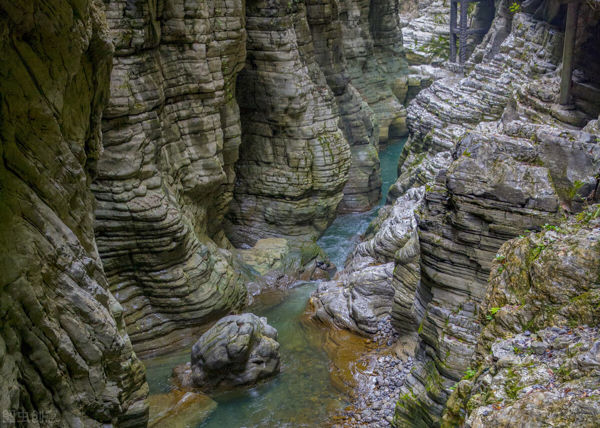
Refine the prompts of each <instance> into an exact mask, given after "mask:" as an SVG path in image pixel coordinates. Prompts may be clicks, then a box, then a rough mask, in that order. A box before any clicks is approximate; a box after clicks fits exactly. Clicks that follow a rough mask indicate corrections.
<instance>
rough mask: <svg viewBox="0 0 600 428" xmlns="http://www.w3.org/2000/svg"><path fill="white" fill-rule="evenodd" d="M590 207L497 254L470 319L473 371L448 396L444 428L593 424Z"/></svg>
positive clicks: (594, 246)
mask: <svg viewBox="0 0 600 428" xmlns="http://www.w3.org/2000/svg"><path fill="white" fill-rule="evenodd" d="M598 210H599V207H598V205H595V206H592V207H591V208H590V209H588V210H587V211H584V212H583V213H581V214H580V215H578V216H577V218H576V219H575V218H571V219H570V221H569V222H567V223H563V224H561V225H560V226H557V227H547V228H545V230H544V231H543V232H541V233H532V234H530V235H529V236H527V237H522V238H518V239H513V240H511V241H508V242H507V243H505V244H504V245H503V246H502V247H501V249H500V251H499V252H498V257H497V258H496V261H495V263H494V266H493V269H492V274H491V275H490V281H489V286H488V290H487V294H486V297H485V300H484V301H483V303H482V305H481V310H480V313H479V322H480V323H481V324H482V325H485V327H484V329H483V332H482V334H481V336H480V337H479V340H478V342H477V358H476V365H477V374H476V375H475V376H470V377H469V379H465V380H463V381H461V382H460V384H459V386H458V387H457V389H456V391H455V392H454V393H453V395H452V396H451V398H450V400H449V402H448V411H447V412H446V414H445V416H444V424H445V425H446V426H448V427H449V426H456V425H457V424H462V423H463V422H464V423H465V424H467V425H468V426H472V427H484V426H485V427H488V426H490V427H496V426H504V425H503V424H506V423H511V424H518V425H531V426H534V425H540V424H542V423H548V421H554V422H555V423H559V422H560V423H562V424H566V425H571V426H575V425H577V426H585V427H592V426H595V425H597V418H598V416H599V415H600V408H599V406H598V399H599V398H600V390H598V385H599V384H600V383H599V382H600V372H599V371H598V368H599V367H600V336H599V334H598V328H597V327H595V328H594V327H593V326H597V324H598V321H599V320H600V311H599V309H598V308H599V306H598V304H599V303H600V292H599V291H600V285H599V283H598V274H599V266H600V263H598V262H599V257H600V256H599V255H600V252H599V251H598V250H599V248H598V245H599V240H600V235H599V233H598V230H597V227H598V224H600V222H599V220H598V213H599V211H598ZM574 326H578V327H576V328H574ZM533 403H535V405H533ZM532 409H534V410H532ZM584 409H585V410H584ZM516 421H519V422H518V423H517V422H516Z"/></svg>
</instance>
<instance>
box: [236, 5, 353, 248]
mask: <svg viewBox="0 0 600 428" xmlns="http://www.w3.org/2000/svg"><path fill="white" fill-rule="evenodd" d="M246 30H247V33H248V43H247V51H248V56H247V60H246V68H245V69H244V71H243V72H242V73H241V74H240V76H239V78H238V90H237V96H238V102H239V103H240V108H241V115H242V131H243V132H242V145H241V147H240V159H239V161H238V162H237V163H236V174H237V182H236V187H235V191H234V200H233V202H232V205H231V212H230V214H229V217H228V218H229V220H230V224H229V226H228V230H227V232H228V237H229V238H230V240H231V241H232V243H233V244H234V245H236V246H240V245H242V244H249V245H253V244H254V243H255V242H256V241H257V240H258V239H261V238H267V237H290V236H298V237H302V239H310V238H311V237H318V236H320V235H321V234H322V233H323V232H324V231H325V229H326V228H327V227H328V226H329V224H331V222H332V221H333V219H334V218H335V212H336V209H337V206H338V204H339V203H340V201H341V199H342V189H343V188H344V185H345V184H346V181H347V180H348V168H349V167H350V149H349V147H348V143H347V141H346V139H345V138H344V135H343V134H342V131H341V130H340V129H339V128H338V122H339V113H338V109H337V106H336V104H335V98H334V95H333V93H332V92H331V90H330V89H329V88H328V87H327V83H326V79H325V76H324V75H323V73H322V72H321V70H320V69H319V67H318V64H317V62H316V60H315V54H314V48H313V45H312V39H311V34H310V30H309V27H308V22H307V19H306V8H305V5H304V3H298V2H295V1H286V0H278V1H274V2H270V3H269V5H267V4H265V3H264V2H262V1H259V0H250V1H247V2H246Z"/></svg>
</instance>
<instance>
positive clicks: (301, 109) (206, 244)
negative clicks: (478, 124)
mask: <svg viewBox="0 0 600 428" xmlns="http://www.w3.org/2000/svg"><path fill="white" fill-rule="evenodd" d="M104 3H105V10H106V15H107V21H108V26H109V30H110V35H111V37H112V39H113V40H114V44H115V55H114V61H113V72H112V77H111V88H110V100H109V103H108V105H107V107H106V109H105V110H104V115H103V121H102V132H103V138H104V154H103V156H102V157H101V158H100V160H99V162H98V174H97V177H96V178H95V180H94V182H93V185H92V190H93V192H94V195H95V197H96V199H97V200H98V205H97V208H96V212H95V215H96V221H95V227H94V230H95V234H96V242H97V244H98V250H99V253H100V256H101V258H102V262H103V266H104V270H105V272H106V275H107V277H108V281H109V283H110V287H111V290H112V292H113V293H114V295H115V297H116V298H117V299H118V300H119V302H120V303H121V304H122V306H123V308H124V311H125V320H126V324H127V331H128V333H129V335H130V336H131V339H132V341H133V342H134V344H135V346H136V350H138V351H139V352H141V353H144V354H145V353H151V352H156V351H158V350H160V349H161V348H162V347H163V346H164V345H165V344H168V345H174V344H180V345H183V344H184V341H185V340H184V339H185V338H184V337H183V332H184V331H187V330H188V329H189V328H197V327H199V326H201V325H202V324H205V323H206V322H208V321H210V320H213V319H215V318H217V317H219V316H221V315H223V314H225V313H228V312H230V311H232V310H233V311H235V310H236V309H238V308H240V307H242V306H243V305H244V304H245V302H246V299H247V291H246V286H245V284H244V282H245V281H246V282H247V279H244V277H243V276H242V275H241V273H240V272H241V270H240V269H239V266H237V264H238V262H239V258H237V256H236V254H235V253H236V252H237V250H235V249H234V248H233V247H234V246H235V247H243V248H246V249H247V248H248V247H251V246H254V245H255V244H256V243H257V241H258V240H260V239H264V238H291V239H292V241H300V242H301V241H305V242H309V243H310V241H311V239H314V238H317V237H319V236H320V235H321V234H322V233H323V232H324V231H325V229H326V228H327V227H328V226H329V224H331V222H332V221H333V219H334V218H335V216H336V213H337V211H338V210H339V211H360V210H367V209H370V208H371V207H372V206H373V205H374V204H375V203H377V202H378V200H379V198H380V185H381V177H380V171H379V159H378V148H379V144H380V143H385V142H386V141H387V140H388V139H390V138H399V137H400V136H402V135H405V134H406V132H407V130H406V126H405V121H404V118H405V115H406V112H405V108H404V104H405V102H406V100H407V99H408V98H407V94H408V93H409V92H410V93H414V92H415V90H416V89H415V88H420V87H421V85H422V82H423V81H428V80H427V78H421V76H419V75H411V78H409V76H408V70H407V64H406V61H405V59H404V53H403V48H402V34H401V32H400V27H399V21H398V16H397V10H398V3H397V2H376V1H372V2H369V1H347V2H343V3H340V4H338V3H328V2H323V3H320V2H316V1H315V2H312V1H311V2H297V1H293V2H287V1H283V0H281V1H277V2H272V3H269V4H265V3H263V2H259V1H249V2H245V3H243V2H242V1H241V0H239V1H220V0H215V1H210V2H198V1H197V0H184V1H174V0H173V1H165V2H152V1H142V0H140V1H133V2H132V1H123V0H110V1H105V2H104ZM411 85H412V86H411ZM411 87H412V92H411V91H410V88H411ZM290 242H291V241H290Z"/></svg>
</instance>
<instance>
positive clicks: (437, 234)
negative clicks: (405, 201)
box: [390, 3, 598, 427]
mask: <svg viewBox="0 0 600 428" xmlns="http://www.w3.org/2000/svg"><path fill="white" fill-rule="evenodd" d="M505 7H506V5H504V4H503V3H501V4H500V5H499V10H498V14H497V17H496V20H495V22H494V24H493V26H492V30H491V31H490V32H489V33H488V35H487V36H486V38H485V40H484V42H483V43H482V45H480V46H479V47H478V48H477V50H476V51H475V52H474V54H473V56H472V58H471V62H470V63H469V64H467V67H466V69H467V71H469V73H468V74H467V76H466V77H465V78H463V79H445V80H441V81H438V82H435V83H434V84H433V85H432V87H431V88H430V89H429V90H427V91H424V92H422V93H421V94H419V95H418V96H417V99H416V101H415V102H414V103H413V104H411V106H410V108H409V117H411V118H412V122H409V124H410V127H411V132H412V134H411V139H410V141H409V144H408V145H407V146H406V149H405V152H404V153H403V157H402V159H401V161H400V168H399V170H400V173H401V175H400V178H399V180H398V182H397V183H396V185H395V188H394V189H392V191H391V192H390V193H391V194H392V199H393V198H394V197H397V196H400V195H402V194H403V193H404V192H406V191H407V190H408V189H410V188H412V187H414V186H422V185H423V184H426V187H427V192H426V194H425V202H424V207H423V209H422V210H421V212H420V213H419V214H418V232H419V246H420V258H421V261H420V274H421V281H420V283H419V284H418V285H417V287H416V291H415V294H414V299H413V305H412V307H410V308H409V305H407V304H406V303H402V302H398V303H401V304H399V305H398V306H396V307H395V308H394V313H395V314H396V315H397V316H396V318H397V319H398V320H399V321H402V320H410V319H411V318H412V319H413V324H412V325H413V326H414V325H415V324H416V325H418V329H417V333H418V334H419V341H420V342H419V346H418V347H417V359H418V362H417V364H416V366H415V369H414V370H413V371H412V373H411V375H410V376H409V377H408V378H407V383H406V384H405V387H404V391H403V392H404V393H405V394H404V396H403V397H402V398H401V400H400V402H399V405H398V407H397V409H396V419H395V424H396V426H407V427H408V426H410V427H413V426H423V425H427V426H437V425H438V424H439V423H441V419H440V417H441V414H442V410H443V408H444V405H445V403H446V400H447V399H448V396H449V395H450V392H451V391H450V389H449V388H450V387H451V386H453V385H454V383H455V382H456V381H457V380H459V379H460V378H461V377H462V374H463V373H464V372H465V370H466V369H467V367H468V365H469V363H470V361H471V358H472V356H473V354H474V351H475V345H476V343H477V339H478V337H479V333H480V324H479V321H478V320H477V311H478V307H479V305H480V303H481V301H482V299H483V297H484V295H485V290H486V288H487V280H488V277H489V275H490V270H491V266H492V261H493V260H494V258H495V255H496V252H497V250H498V249H499V248H500V246H501V245H502V243H504V242H505V241H506V240H508V239H511V238H514V237H516V236H518V235H519V234H522V233H524V231H525V230H528V229H529V230H532V229H533V230H539V229H541V228H542V226H543V225H544V224H546V223H548V224H558V223H559V222H560V221H561V219H562V218H563V211H564V210H566V211H571V212H573V211H574V212H577V211H578V210H580V209H581V207H582V205H583V204H584V203H585V202H584V199H588V202H589V200H594V198H595V197H596V195H595V194H594V193H593V191H594V188H595V187H596V179H595V178H594V177H595V175H596V173H597V166H596V165H597V161H598V145H597V137H596V136H594V135H591V134H589V133H586V132H582V131H579V130H578V129H580V128H581V126H582V125H583V124H584V123H585V121H586V119H587V118H589V116H588V115H587V113H586V112H585V111H582V110H580V109H571V110H568V109H564V108H560V107H559V106H557V105H556V104H554V103H555V101H556V100H557V96H558V79H557V72H556V70H557V65H558V64H559V63H560V59H561V56H560V52H561V46H562V37H561V36H562V34H561V32H560V31H559V30H558V29H557V28H555V27H552V26H551V25H549V24H548V23H546V22H543V21H539V20H537V19H534V18H533V17H531V16H529V15H525V14H516V15H514V17H513V16H512V15H509V14H508V13H507V12H506V10H505ZM497 119H500V120H497ZM495 120H497V121H495ZM542 123H543V124H544V125H540V124H542ZM442 158H445V159H447V160H448V161H450V162H451V163H450V165H449V166H448V163H445V165H444V162H440V160H441V159H442ZM432 181H433V182H432ZM411 292H412V287H406V290H405V292H404V293H403V294H404V295H407V294H409V293H411ZM400 325H402V326H404V327H408V328H414V327H411V324H410V323H407V322H405V321H402V323H401V324H400Z"/></svg>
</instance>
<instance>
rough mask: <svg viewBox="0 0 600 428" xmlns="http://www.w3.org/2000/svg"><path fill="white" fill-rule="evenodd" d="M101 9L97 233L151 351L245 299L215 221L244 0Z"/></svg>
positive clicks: (225, 199) (221, 205)
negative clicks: (106, 81)
mask: <svg viewBox="0 0 600 428" xmlns="http://www.w3.org/2000/svg"><path fill="white" fill-rule="evenodd" d="M106 15H107V21H108V25H109V28H110V35H111V37H112V39H113V40H114V43H115V57H114V67H113V72H112V77H111V90H110V100H109V103H108V105H107V107H106V109H105V111H104V116H103V123H102V133H103V139H104V147H105V150H104V154H103V156H102V157H101V159H100V161H99V163H98V176H97V177H96V179H95V181H94V184H93V187H92V190H93V191H94V195H95V196H96V199H97V200H98V206H97V208H96V212H95V214H96V223H95V232H96V241H97V243H98V250H99V252H100V256H101V257H102V263H103V265H104V269H105V271H106V274H107V276H108V279H109V282H110V285H111V290H112V291H113V293H114V295H115V297H116V298H117V299H118V300H119V301H120V302H121V304H122V305H123V307H124V309H125V319H126V322H127V329H128V331H129V334H130V336H131V338H132V341H134V343H135V344H136V349H139V350H140V351H152V350H154V349H157V348H160V347H161V346H163V345H164V344H173V343H174V342H175V341H177V340H178V338H179V330H180V329H182V328H188V327H193V326H198V325H199V324H201V323H203V322H206V321H208V320H210V319H214V318H215V317H218V316H219V315H224V314H226V313H227V312H229V311H230V310H232V309H235V308H239V307H241V306H242V305H243V304H244V303H245V301H246V288H245V286H244V284H243V282H242V280H241V277H240V273H239V272H237V271H236V270H235V269H234V267H233V263H232V256H231V254H230V253H229V252H228V251H227V250H226V249H227V248H228V247H230V244H228V242H227V238H226V237H225V235H224V232H223V230H222V227H221V224H222V221H223V217H224V215H225V214H226V212H227V210H228V206H229V202H230V201H231V198H232V192H233V185H234V180H235V174H234V171H233V164H234V163H235V161H236V160H237V158H238V146H239V145H240V143H241V128H240V117H239V108H238V105H237V102H236V100H235V97H234V93H235V85H236V76H237V73H238V72H239V71H240V69H241V68H242V67H243V65H244V59H245V48H246V31H245V29H244V24H245V17H244V8H243V5H242V2H241V1H237V2H225V1H215V2H197V1H181V2H174V1H173V2H171V1H169V2H159V3H154V2H145V1H137V2H129V1H110V2H107V4H106ZM220 247H221V248H220ZM222 248H223V249H222Z"/></svg>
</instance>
